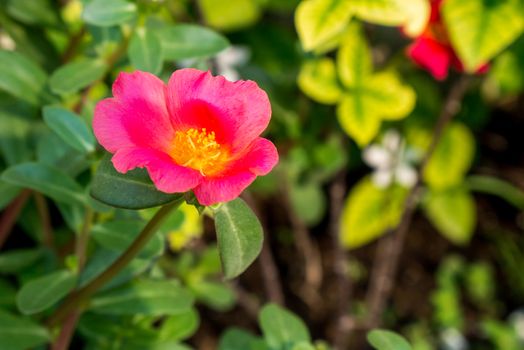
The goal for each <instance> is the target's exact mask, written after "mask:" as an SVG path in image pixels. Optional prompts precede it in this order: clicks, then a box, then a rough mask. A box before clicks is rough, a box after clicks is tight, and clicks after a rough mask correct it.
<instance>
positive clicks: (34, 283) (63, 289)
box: [16, 270, 77, 315]
mask: <svg viewBox="0 0 524 350" xmlns="http://www.w3.org/2000/svg"><path fill="white" fill-rule="evenodd" d="M76 280H77V276H76V275H74V274H73V273H71V271H68V270H62V271H56V272H53V273H51V274H49V275H47V276H43V277H39V278H37V279H34V280H31V281H29V282H28V283H26V284H24V285H23V287H22V289H20V291H19V292H18V294H17V296H16V304H17V306H18V309H19V310H20V311H21V312H22V313H23V314H26V315H31V314H35V313H37V312H40V311H44V310H45V309H48V308H50V307H51V306H53V305H54V304H56V303H57V302H58V301H59V300H60V299H62V298H63V297H65V296H66V295H67V294H68V293H69V292H70V291H71V290H72V289H73V288H74V287H75V284H76Z"/></svg>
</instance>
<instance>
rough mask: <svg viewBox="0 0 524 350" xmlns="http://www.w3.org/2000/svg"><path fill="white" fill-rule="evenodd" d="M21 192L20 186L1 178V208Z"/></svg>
mask: <svg viewBox="0 0 524 350" xmlns="http://www.w3.org/2000/svg"><path fill="white" fill-rule="evenodd" d="M19 193H20V187H18V186H14V185H11V184H9V183H6V182H4V181H1V180H0V210H1V209H3V208H5V207H6V206H8V205H9V203H11V201H12V200H13V199H14V198H15V197H16V196H17V195H18V194H19Z"/></svg>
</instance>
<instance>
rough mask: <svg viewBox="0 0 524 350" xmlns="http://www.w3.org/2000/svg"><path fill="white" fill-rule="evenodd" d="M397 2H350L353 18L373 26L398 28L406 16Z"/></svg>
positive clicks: (368, 0) (387, 0) (371, 0)
mask: <svg viewBox="0 0 524 350" xmlns="http://www.w3.org/2000/svg"><path fill="white" fill-rule="evenodd" d="M399 2H400V1H398V0H352V1H351V10H352V11H353V12H354V13H355V16H356V17H358V18H360V19H362V20H364V21H366V22H371V23H375V24H382V25H387V26H398V25H400V24H402V23H403V22H404V21H405V19H406V16H405V14H404V12H403V11H402V7H401V6H400V5H399Z"/></svg>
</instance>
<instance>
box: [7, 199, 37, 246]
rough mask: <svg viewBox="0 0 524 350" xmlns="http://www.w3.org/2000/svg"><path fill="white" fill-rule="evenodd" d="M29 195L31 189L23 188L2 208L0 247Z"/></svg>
mask: <svg viewBox="0 0 524 350" xmlns="http://www.w3.org/2000/svg"><path fill="white" fill-rule="evenodd" d="M30 195H31V190H27V189H26V190H23V191H22V192H21V193H20V194H19V195H18V197H16V198H15V199H14V200H13V201H12V202H11V204H9V206H7V208H6V209H5V210H4V213H3V215H2V217H1V218H0V249H1V248H2V246H3V245H4V243H5V241H7V238H8V237H9V234H10V233H11V230H12V228H13V226H14V224H15V222H16V219H17V218H18V215H19V214H20V212H21V211H22V209H23V208H24V205H25V202H27V200H28V199H29V196H30Z"/></svg>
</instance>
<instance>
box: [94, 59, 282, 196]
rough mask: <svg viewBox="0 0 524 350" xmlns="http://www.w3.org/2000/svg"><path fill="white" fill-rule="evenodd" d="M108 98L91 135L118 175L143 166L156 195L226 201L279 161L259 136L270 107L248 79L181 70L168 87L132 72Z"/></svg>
mask: <svg viewBox="0 0 524 350" xmlns="http://www.w3.org/2000/svg"><path fill="white" fill-rule="evenodd" d="M113 96H114V97H112V98H106V99H104V100H102V101H100V102H99V103H98V105H97V106H96V109H95V116H94V119H93V129H94V132H95V136H96V138H97V139H98V141H99V142H100V144H101V145H102V146H103V147H104V148H105V149H106V150H108V151H109V152H111V153H114V155H113V158H112V161H113V165H114V166H115V169H116V170H117V171H119V172H121V173H125V172H127V171H128V170H131V169H134V168H137V167H144V168H146V169H147V171H148V172H149V175H150V177H151V180H152V181H153V183H154V184H155V186H156V187H157V188H158V189H159V190H160V191H163V192H167V193H178V192H187V191H189V190H193V192H194V193H195V196H196V197H197V199H198V201H199V202H200V203H201V204H203V205H211V204H215V203H218V202H226V201H229V200H232V199H234V198H236V197H238V196H239V195H240V193H241V192H242V191H243V190H244V189H245V188H246V187H247V186H248V185H249V184H251V183H252V182H253V181H254V180H255V178H256V177H257V176H258V175H265V174H267V173H269V172H270V171H271V169H273V167H274V166H275V165H276V163H277V162H278V153H277V150H276V148H275V146H274V145H273V143H271V142H270V141H269V140H267V139H265V138H262V137H259V135H260V134H261V133H262V131H264V129H265V128H266V127H267V125H268V123H269V119H270V117H271V106H270V103H269V99H268V97H267V95H266V93H265V92H264V91H263V90H262V89H260V88H259V87H258V86H257V84H256V83H255V82H253V81H237V82H235V83H232V82H229V81H227V80H226V79H224V77H221V76H217V77H213V76H212V75H211V73H209V72H203V71H199V70H196V69H181V70H178V71H176V72H174V73H173V75H171V78H170V79H169V82H168V84H167V86H166V84H164V83H163V82H162V80H160V79H159V78H157V77H156V76H154V75H152V74H149V73H146V72H140V71H136V72H133V73H120V75H119V76H118V78H117V79H116V81H115V83H114V84H113Z"/></svg>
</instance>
